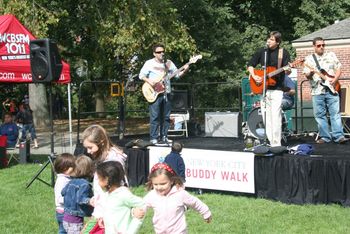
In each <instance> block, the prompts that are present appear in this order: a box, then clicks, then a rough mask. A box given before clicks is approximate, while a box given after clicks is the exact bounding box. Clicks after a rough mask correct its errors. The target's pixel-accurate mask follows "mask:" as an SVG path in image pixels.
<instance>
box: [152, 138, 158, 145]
mask: <svg viewBox="0 0 350 234" xmlns="http://www.w3.org/2000/svg"><path fill="white" fill-rule="evenodd" d="M150 142H151V144H153V145H155V144H157V143H158V140H157V139H152V140H150Z"/></svg>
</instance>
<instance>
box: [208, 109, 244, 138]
mask: <svg viewBox="0 0 350 234" xmlns="http://www.w3.org/2000/svg"><path fill="white" fill-rule="evenodd" d="M241 134H242V116H241V113H240V112H205V136H210V137H240V136H241Z"/></svg>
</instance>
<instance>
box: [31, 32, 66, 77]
mask: <svg viewBox="0 0 350 234" xmlns="http://www.w3.org/2000/svg"><path fill="white" fill-rule="evenodd" d="M29 47H30V67H31V70H32V80H33V82H35V83H48V82H52V81H57V80H58V79H59V78H60V75H61V72H62V62H61V57H60V55H59V53H58V48H57V45H56V43H55V42H53V41H52V40H50V39H47V38H45V39H38V40H32V41H30V44H29Z"/></svg>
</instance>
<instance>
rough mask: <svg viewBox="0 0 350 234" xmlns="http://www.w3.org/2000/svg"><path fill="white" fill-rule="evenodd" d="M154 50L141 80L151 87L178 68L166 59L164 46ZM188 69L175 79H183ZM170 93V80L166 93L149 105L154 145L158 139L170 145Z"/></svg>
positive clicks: (143, 69) (141, 72)
mask: <svg viewBox="0 0 350 234" xmlns="http://www.w3.org/2000/svg"><path fill="white" fill-rule="evenodd" d="M152 49H153V56H154V58H152V59H149V60H147V61H146V62H145V64H144V65H143V67H142V69H141V71H140V74H139V78H140V79H141V80H143V81H145V82H147V83H149V84H150V85H151V86H154V85H155V84H156V83H157V81H158V78H159V77H162V76H164V74H165V73H168V74H172V73H174V72H175V71H176V70H177V68H176V66H175V64H174V63H173V62H172V61H171V60H169V59H166V58H165V47H164V45H162V44H155V45H154V46H153V48H152ZM188 67H189V66H188V65H185V66H184V67H183V68H184V69H183V70H181V71H180V72H179V74H178V75H176V76H175V78H179V77H181V76H182V75H183V74H184V73H185V72H186V71H187V70H188ZM170 93H171V87H170V80H168V81H167V82H166V90H165V93H164V94H159V95H158V97H157V99H156V100H155V101H154V102H153V103H150V105H149V115H150V130H149V132H150V142H151V143H153V144H157V143H158V138H160V140H161V141H163V142H164V143H166V144H168V143H169V139H168V130H169V127H170V112H171V102H170ZM163 105H164V106H163ZM162 106H163V107H164V109H163V112H164V113H161V109H162ZM161 120H162V121H163V122H162V123H161V122H160V121H161Z"/></svg>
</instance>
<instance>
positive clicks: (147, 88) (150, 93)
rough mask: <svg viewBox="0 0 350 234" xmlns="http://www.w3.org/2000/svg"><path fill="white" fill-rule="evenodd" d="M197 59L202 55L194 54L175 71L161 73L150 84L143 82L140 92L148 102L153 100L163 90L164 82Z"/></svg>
mask: <svg viewBox="0 0 350 234" xmlns="http://www.w3.org/2000/svg"><path fill="white" fill-rule="evenodd" d="M199 59H202V55H196V56H193V57H191V58H190V60H189V61H188V63H186V64H185V65H183V66H182V67H180V68H179V69H177V70H176V71H175V72H173V73H171V74H168V75H166V74H165V75H162V76H160V77H158V78H157V82H156V83H155V84H154V85H153V86H152V85H150V84H149V83H147V82H145V83H144V84H143V85H142V93H143V96H144V97H145V98H146V100H147V101H148V102H150V103H152V102H154V101H155V100H156V99H157V97H158V95H159V94H161V93H164V92H165V87H166V82H169V80H170V79H171V78H173V77H175V76H176V75H177V74H179V73H180V72H181V71H182V70H183V69H184V67H185V66H186V65H190V64H192V63H196V62H197V61H198V60H199Z"/></svg>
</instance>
